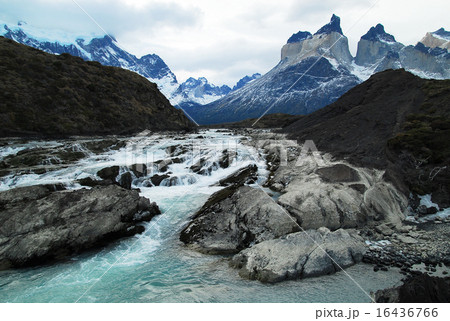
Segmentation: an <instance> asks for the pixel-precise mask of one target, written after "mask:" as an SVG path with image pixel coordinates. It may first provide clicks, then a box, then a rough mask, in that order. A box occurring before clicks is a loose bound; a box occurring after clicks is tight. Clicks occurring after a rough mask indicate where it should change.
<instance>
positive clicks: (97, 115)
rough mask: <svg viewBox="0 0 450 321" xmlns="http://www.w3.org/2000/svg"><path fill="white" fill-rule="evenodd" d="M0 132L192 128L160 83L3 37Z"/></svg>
mask: <svg viewBox="0 0 450 321" xmlns="http://www.w3.org/2000/svg"><path fill="white" fill-rule="evenodd" d="M0 60H1V61H2V72H1V73H0V136H2V137H4V136H47V137H49V136H52V137H61V136H70V135H108V134H132V133H136V132H139V131H142V130H146V129H149V130H152V131H159V130H189V129H191V128H193V124H192V123H191V122H190V121H189V120H188V119H187V117H186V116H185V115H184V114H183V112H182V111H181V110H178V109H175V108H173V107H172V106H171V105H170V103H169V101H168V100H167V99H166V98H165V97H164V96H163V95H162V94H161V93H160V91H159V90H158V88H157V86H156V84H154V83H151V82H149V81H148V80H147V79H145V78H144V77H142V76H140V75H138V74H136V73H134V72H130V71H127V70H124V69H121V68H117V67H105V66H102V65H100V64H99V63H97V62H86V61H84V60H83V59H81V58H78V57H73V56H71V55H69V54H66V53H63V54H61V55H59V56H56V55H51V54H47V53H45V52H43V51H40V50H37V49H34V48H31V47H27V46H24V45H21V44H18V43H16V42H14V41H12V40H10V39H5V38H3V37H0Z"/></svg>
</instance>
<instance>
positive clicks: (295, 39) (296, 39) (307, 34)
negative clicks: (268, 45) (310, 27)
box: [287, 31, 312, 43]
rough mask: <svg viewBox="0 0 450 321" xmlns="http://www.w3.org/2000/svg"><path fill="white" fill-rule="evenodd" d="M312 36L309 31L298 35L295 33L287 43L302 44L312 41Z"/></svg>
mask: <svg viewBox="0 0 450 321" xmlns="http://www.w3.org/2000/svg"><path fill="white" fill-rule="evenodd" d="M311 38H312V34H311V33H310V32H308V31H299V32H297V33H294V34H293V35H292V36H291V37H290V38H289V39H288V41H287V43H296V42H301V41H303V40H306V39H311Z"/></svg>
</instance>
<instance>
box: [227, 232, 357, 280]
mask: <svg viewBox="0 0 450 321" xmlns="http://www.w3.org/2000/svg"><path fill="white" fill-rule="evenodd" d="M365 251H366V247H365V245H364V242H363V240H362V238H361V237H359V236H357V235H356V234H354V233H349V232H348V231H347V230H343V229H340V230H337V231H335V232H330V230H328V229H327V228H320V229H318V230H308V231H306V232H298V233H292V234H289V235H286V236H283V237H281V238H278V239H273V240H268V241H264V242H261V243H259V244H256V245H255V246H253V247H251V248H248V249H245V250H243V251H241V252H240V253H238V254H236V255H235V256H234V257H233V258H232V260H231V262H230V266H232V267H234V268H237V269H239V275H240V276H241V277H243V278H248V279H252V280H259V281H261V282H269V283H274V282H280V281H284V280H289V279H298V278H307V277H314V276H320V275H325V274H331V273H334V272H337V271H340V269H341V268H346V267H349V266H351V265H353V264H356V263H358V262H360V261H361V260H362V257H363V254H364V253H365ZM330 257H331V258H332V259H331V258H330Z"/></svg>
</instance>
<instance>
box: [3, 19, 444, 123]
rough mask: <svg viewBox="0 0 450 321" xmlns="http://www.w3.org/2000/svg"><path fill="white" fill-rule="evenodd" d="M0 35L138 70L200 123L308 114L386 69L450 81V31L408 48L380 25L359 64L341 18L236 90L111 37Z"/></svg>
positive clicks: (15, 30)
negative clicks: (187, 74)
mask: <svg viewBox="0 0 450 321" xmlns="http://www.w3.org/2000/svg"><path fill="white" fill-rule="evenodd" d="M0 34H2V35H3V36H5V37H6V38H10V39H13V40H15V41H17V42H19V43H22V44H26V45H28V46H32V47H34V48H38V49H41V50H43V51H46V52H48V53H53V54H61V53H64V52H67V53H69V54H71V55H74V56H78V57H81V58H83V59H84V60H88V61H89V60H94V61H98V62H100V63H101V64H103V65H108V66H115V67H121V68H124V69H128V70H131V71H135V72H137V73H139V74H140V75H142V76H144V77H145V78H147V79H148V80H150V81H152V82H154V83H156V84H157V85H158V88H159V89H160V91H161V92H162V93H163V94H164V95H165V96H166V97H167V98H168V99H169V101H170V102H171V104H172V105H174V106H176V107H180V108H182V109H183V110H184V111H185V112H187V114H188V115H189V116H190V117H192V119H193V120H195V121H196V122H197V123H199V124H218V123H223V122H235V121H241V120H244V119H249V118H255V119H258V118H259V117H261V116H262V115H264V114H266V113H267V114H272V113H285V114H292V115H306V114H310V113H312V112H314V111H315V110H318V109H320V108H322V107H324V106H326V105H328V104H330V103H333V102H334V101H336V100H337V99H338V98H339V97H341V96H342V95H343V94H344V93H345V92H347V91H348V90H349V89H351V88H353V87H355V86H356V85H358V84H360V83H361V82H363V81H365V80H367V79H368V78H369V77H370V76H371V75H373V74H375V73H377V72H380V71H383V70H387V69H400V68H404V69H405V70H408V71H410V72H412V73H413V74H415V75H418V76H420V77H422V78H432V79H448V78H450V54H449V50H450V32H448V31H446V30H445V29H443V28H441V29H439V30H437V31H435V32H429V33H427V34H426V35H425V36H424V37H423V38H422V39H421V40H420V41H419V42H418V43H417V44H416V45H415V46H412V45H410V46H405V45H403V44H401V43H399V42H397V41H396V40H395V37H394V36H393V35H391V34H389V33H387V32H386V31H385V29H384V26H383V25H381V24H378V25H376V26H374V27H372V28H370V30H369V31H368V32H367V33H366V34H365V35H363V36H362V37H361V39H360V41H359V42H358V49H357V53H356V56H355V57H353V56H352V55H351V53H350V51H349V45H348V39H347V38H346V37H345V35H344V34H343V32H342V29H341V26H340V18H339V17H338V16H336V15H333V16H332V17H331V20H330V22H329V23H327V24H325V25H324V26H323V27H322V28H320V29H319V30H318V31H317V32H316V33H314V34H312V33H310V32H308V31H299V32H297V33H295V34H293V35H292V36H291V37H290V38H289V39H288V40H287V43H286V44H285V45H284V46H283V47H282V49H281V59H280V62H279V63H278V64H277V65H276V66H275V67H274V68H273V69H272V70H270V71H269V72H268V73H266V74H265V75H263V76H261V75H260V74H254V75H252V76H245V77H244V78H242V79H241V80H239V81H238V83H237V84H236V85H235V86H234V87H233V88H230V87H228V86H226V85H223V86H215V85H213V84H210V83H209V82H208V80H207V79H206V78H204V77H200V78H198V79H195V78H189V79H187V80H186V81H185V82H183V83H181V84H180V83H178V81H177V78H176V76H175V74H174V73H173V72H172V71H171V70H170V68H169V67H168V66H167V64H166V63H165V62H164V61H163V60H162V59H161V58H160V57H159V56H158V55H156V54H149V55H145V56H142V57H141V58H137V57H136V56H134V55H132V54H130V53H128V52H127V51H126V50H124V49H123V48H120V46H119V44H118V43H117V41H116V40H115V38H114V37H113V36H110V35H106V36H105V35H88V36H86V35H85V36H81V35H70V34H67V33H64V34H63V33H55V32H53V31H52V32H50V31H48V30H40V29H37V28H34V27H30V26H28V25H27V24H26V23H24V22H19V23H18V24H17V25H15V26H11V25H10V24H9V25H8V24H3V28H1V31H0Z"/></svg>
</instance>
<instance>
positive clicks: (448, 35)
mask: <svg viewBox="0 0 450 321" xmlns="http://www.w3.org/2000/svg"><path fill="white" fill-rule="evenodd" d="M432 34H433V35H434V36H435V37H437V38H440V39H443V40H447V41H450V31H446V30H445V29H444V28H441V29H439V30H436V31H435V32H432Z"/></svg>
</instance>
